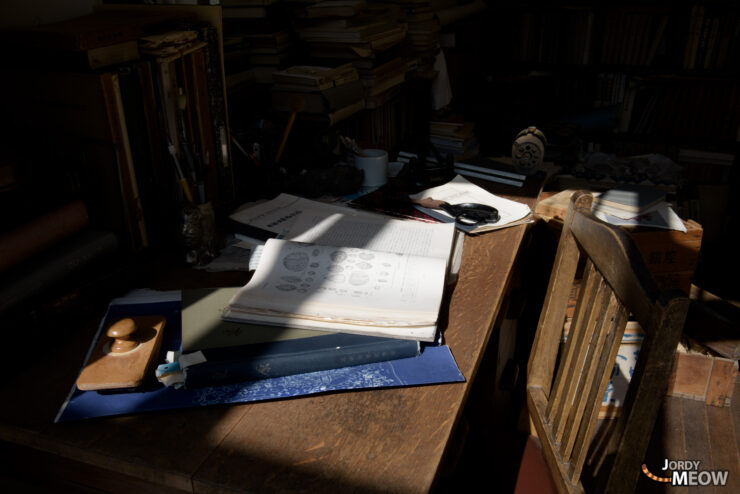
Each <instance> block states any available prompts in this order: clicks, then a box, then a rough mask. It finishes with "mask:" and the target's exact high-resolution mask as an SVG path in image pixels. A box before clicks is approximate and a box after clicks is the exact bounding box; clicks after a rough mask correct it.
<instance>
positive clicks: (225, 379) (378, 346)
mask: <svg viewBox="0 0 740 494" xmlns="http://www.w3.org/2000/svg"><path fill="white" fill-rule="evenodd" d="M204 353H205V354H207V350H205V351H204ZM419 354H420V350H419V343H418V342H417V341H412V340H394V339H385V340H383V341H380V342H377V343H368V344H359V345H354V346H344V347H339V346H338V347H336V348H326V349H322V350H320V351H309V352H305V353H302V354H301V353H299V354H294V353H290V354H278V355H272V356H266V355H260V356H255V357H252V358H249V357H247V358H234V359H232V360H228V361H206V362H203V363H200V364H196V365H191V366H189V367H187V368H186V370H185V387H186V388H199V387H204V386H215V385H222V384H233V383H238V382H244V381H255V380H259V379H268V378H273V377H281V376H292V375H296V374H306V373H309V372H318V371H322V370H329V369H337V368H342V367H350V366H354V365H363V364H371V363H377V362H385V361H388V360H397V359H402V358H410V357H417V356H419Z"/></svg>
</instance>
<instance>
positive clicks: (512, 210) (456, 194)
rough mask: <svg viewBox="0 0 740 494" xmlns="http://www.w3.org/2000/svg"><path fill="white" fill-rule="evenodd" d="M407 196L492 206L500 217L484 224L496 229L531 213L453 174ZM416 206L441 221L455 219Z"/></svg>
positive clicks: (462, 226) (441, 212)
mask: <svg viewBox="0 0 740 494" xmlns="http://www.w3.org/2000/svg"><path fill="white" fill-rule="evenodd" d="M409 197H411V198H412V199H428V198H432V199H435V200H438V201H445V202H447V203H449V204H462V203H465V202H472V203H478V204H485V205H487V206H492V207H494V208H496V209H497V210H498V212H499V216H500V219H499V220H498V222H496V223H495V224H492V225H486V227H485V228H486V229H498V228H502V227H504V226H507V225H510V224H516V223H517V222H521V221H523V220H526V218H527V217H528V216H530V215H531V214H532V211H531V210H530V209H529V206H527V205H526V204H522V203H520V202H516V201H512V200H509V199H504V198H503V197H499V196H496V195H494V194H491V193H490V192H488V191H487V190H485V189H483V188H481V187H478V186H477V185H475V184H474V183H472V182H470V181H468V180H466V179H465V178H464V177H461V176H460V175H457V176H455V178H453V179H452V180H450V181H449V182H447V183H446V184H443V185H440V186H438V187H432V188H431V189H426V190H423V191H421V192H419V193H418V194H413V195H411V196H409ZM416 207H417V208H418V209H419V210H421V211H423V212H425V213H427V214H428V215H430V216H432V217H434V218H437V219H439V220H441V221H447V222H454V221H455V218H453V217H452V215H450V214H449V213H447V212H446V211H441V210H437V209H429V208H425V207H422V206H416ZM457 227H458V228H459V229H461V230H464V231H471V230H473V229H474V227H466V226H465V225H459V224H458V225H457Z"/></svg>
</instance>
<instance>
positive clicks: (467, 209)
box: [414, 197, 501, 226]
mask: <svg viewBox="0 0 740 494" xmlns="http://www.w3.org/2000/svg"><path fill="white" fill-rule="evenodd" d="M414 202H416V203H417V204H419V205H420V206H424V207H427V208H431V209H441V210H442V211H444V212H446V213H447V214H449V215H450V216H452V217H453V218H455V221H456V222H458V223H460V224H462V225H465V226H480V225H485V224H492V223H496V222H498V220H499V219H500V218H501V217H500V216H499V214H498V210H497V209H496V208H494V207H492V206H487V205H485V204H478V203H475V202H464V203H461V204H450V203H448V202H445V201H439V200H435V199H432V198H431V197H429V198H426V199H421V200H416V201H414Z"/></svg>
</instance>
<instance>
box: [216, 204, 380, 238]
mask: <svg viewBox="0 0 740 494" xmlns="http://www.w3.org/2000/svg"><path fill="white" fill-rule="evenodd" d="M306 211H308V212H311V213H313V214H317V215H324V216H329V215H331V214H336V213H340V214H344V215H347V216H351V217H362V216H366V215H372V213H367V212H365V211H360V210H357V209H352V208H349V207H347V206H338V205H335V204H328V203H323V202H318V201H312V200H310V199H303V198H302V197H297V196H294V195H291V194H280V195H279V196H277V197H276V198H275V199H272V200H269V201H264V202H260V203H256V204H245V205H243V206H241V207H240V208H238V209H237V210H236V211H234V212H233V213H232V214H231V215H230V216H229V217H230V218H231V219H232V220H234V221H238V222H239V223H244V224H245V225H250V226H253V227H257V228H261V229H262V230H267V231H269V232H272V233H275V234H277V235H278V237H279V238H288V237H290V236H291V235H292V236H295V235H296V234H298V233H301V232H295V231H294V230H293V225H294V224H295V222H296V220H297V219H298V218H299V217H300V215H301V214H302V213H304V212H306Z"/></svg>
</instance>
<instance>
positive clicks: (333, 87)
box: [272, 64, 365, 125]
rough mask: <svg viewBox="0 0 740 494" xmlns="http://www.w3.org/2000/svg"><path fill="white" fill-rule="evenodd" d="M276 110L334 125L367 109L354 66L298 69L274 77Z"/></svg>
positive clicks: (287, 69) (302, 66)
mask: <svg viewBox="0 0 740 494" xmlns="http://www.w3.org/2000/svg"><path fill="white" fill-rule="evenodd" d="M272 80H273V83H274V85H273V87H272V105H273V108H274V109H275V110H278V111H285V112H291V113H292V112H300V113H301V116H302V117H306V118H311V119H314V120H317V121H318V120H321V121H325V123H327V124H329V125H333V124H335V123H337V122H339V121H341V120H343V119H345V118H347V117H348V116H350V115H353V114H354V113H356V112H358V111H360V110H362V109H363V108H364V107H365V100H364V95H365V87H364V85H363V83H362V81H361V80H360V76H359V74H358V73H357V69H355V68H354V67H353V66H352V64H344V65H340V66H339V67H334V68H331V67H318V66H310V65H296V66H293V67H288V68H286V69H284V70H278V71H276V72H273V74H272Z"/></svg>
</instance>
